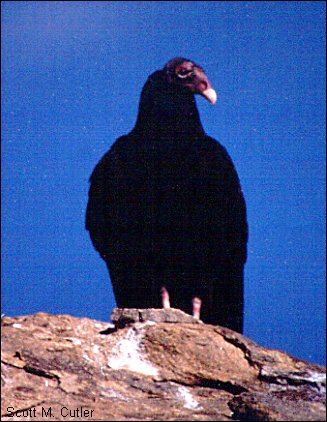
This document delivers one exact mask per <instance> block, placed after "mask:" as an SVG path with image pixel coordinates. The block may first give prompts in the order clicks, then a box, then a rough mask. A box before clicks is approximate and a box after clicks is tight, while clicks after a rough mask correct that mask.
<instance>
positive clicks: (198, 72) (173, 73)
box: [164, 57, 217, 104]
mask: <svg viewBox="0 0 327 422" xmlns="http://www.w3.org/2000/svg"><path fill="white" fill-rule="evenodd" d="M164 70H165V71H166V72H167V76H168V81H169V83H171V84H174V85H178V86H181V87H183V88H185V89H187V90H189V91H190V92H192V94H200V95H202V96H203V97H204V98H206V99H207V100H208V101H209V102H210V103H211V104H215V103H216V101H217V94H216V91H215V90H214V89H213V88H212V86H211V84H210V82H209V79H208V77H207V76H206V74H205V73H204V70H203V69H202V67H201V66H199V65H197V64H196V63H194V62H192V61H191V60H188V59H184V58H182V57H177V58H175V59H172V60H170V61H169V62H168V63H167V64H166V66H165V67H164Z"/></svg>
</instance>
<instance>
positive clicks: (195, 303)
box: [192, 297, 202, 319]
mask: <svg viewBox="0 0 327 422" xmlns="http://www.w3.org/2000/svg"><path fill="white" fill-rule="evenodd" d="M201 303H202V301H201V299H200V298H198V297H194V298H193V299H192V308H193V317H194V318H196V319H200V310H201Z"/></svg>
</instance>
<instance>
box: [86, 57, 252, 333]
mask: <svg viewBox="0 0 327 422" xmlns="http://www.w3.org/2000/svg"><path fill="white" fill-rule="evenodd" d="M197 94H199V95H200V96H202V97H203V98H204V99H206V100H208V101H209V103H211V104H212V105H214V104H215V103H216V100H217V94H216V91H215V90H214V89H213V87H212V85H211V83H210V81H209V79H208V77H207V75H206V73H205V71H204V69H203V68H202V67H201V66H200V65H199V64H197V63H196V62H194V61H192V60H189V59H186V58H183V57H176V58H173V59H172V60H169V61H168V63H166V64H165V65H164V66H163V67H162V68H161V69H159V70H156V71H155V72H153V73H152V74H151V75H150V76H149V77H148V79H147V80H146V82H145V84H144V86H143V89H142V92H141V98H140V102H139V110H138V115H137V118H136V123H135V126H134V127H133V129H132V130H131V131H130V132H129V133H128V134H126V135H123V136H121V137H119V138H118V139H116V141H114V142H113V144H112V146H111V148H110V149H109V151H108V152H106V153H105V154H104V156H103V157H102V158H101V159H100V161H99V162H98V164H97V165H96V166H95V168H94V170H93V172H92V174H91V176H90V186H89V193H88V203H87V209H86V229H87V230H88V231H89V234H90V238H91V241H92V243H93V245H94V247H95V249H96V250H97V251H98V253H99V254H100V256H101V257H102V259H103V260H104V261H105V263H106V265H107V267H108V270H109V275H110V279H111V283H112V286H113V292H114V295H115V299H116V303H117V306H118V307H119V308H161V307H163V308H170V307H174V308H178V309H181V310H183V311H184V312H187V313H189V314H192V315H193V316H194V318H197V319H201V320H202V321H203V322H204V323H207V324H212V325H220V326H223V327H227V328H230V329H232V330H234V331H237V332H239V333H242V332H243V318H244V298H243V296H244V266H245V263H246V258H247V241H248V224H247V216H246V204H245V199H244V194H243V192H242V188H241V185H240V179H239V177H238V174H237V171H236V168H235V165H234V163H233V161H232V159H231V157H230V156H229V154H228V152H227V150H226V148H225V147H224V146H223V145H222V144H220V143H219V142H218V141H216V140H215V139H214V138H212V137H210V136H209V135H207V134H206V132H205V130H204V128H203V126H202V123H201V120H200V115H199V111H198V108H197V103H196V99H195V95H197Z"/></svg>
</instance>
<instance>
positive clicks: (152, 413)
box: [1, 309, 326, 421]
mask: <svg viewBox="0 0 327 422" xmlns="http://www.w3.org/2000/svg"><path fill="white" fill-rule="evenodd" d="M112 320H113V322H114V324H115V327H116V328H114V329H113V327H112V326H111V325H110V324H107V323H104V322H99V321H92V320H89V319H86V318H74V317H71V316H68V315H49V314H45V313H38V314H36V315H31V316H23V317H17V318H9V317H5V318H3V319H2V339H3V346H2V378H1V380H2V420H4V421H6V420H11V421H13V420H26V421H30V420H35V421H42V420H44V421H45V420H49V419H51V420H53V421H56V420H120V421H124V420H125V421H128V420H144V421H146V420H170V421H172V420H176V421H177V420H178V421H181V420H212V421H216V420H221V421H223V420H231V419H234V420H258V421H259V420H265V421H266V420H268V421H280V420H290V421H293V420H298V421H300V420H310V421H313V420H316V421H319V420H325V386H326V384H325V369H324V368H323V367H321V366H318V365H314V364H310V363H308V362H304V361H302V360H299V359H296V358H294V357H292V356H290V355H288V354H286V353H283V352H280V351H277V350H270V349H265V348H263V347H261V346H259V345H257V344H255V343H254V342H252V341H251V340H249V339H247V338H246V337H244V336H242V335H241V334H238V333H235V332H233V331H231V330H228V329H226V328H223V327H218V326H211V325H206V324H202V323H199V321H197V320H194V318H193V317H190V316H189V315H186V314H183V312H181V311H179V310H174V309H170V310H169V309H165V310H161V309H160V310H159V309H139V310H135V309H128V310H126V309H125V310H114V312H113V315H112ZM119 327H123V328H121V329H117V328H119ZM106 333H110V334H106ZM15 412H16V417H13V416H14V415H13V413H15Z"/></svg>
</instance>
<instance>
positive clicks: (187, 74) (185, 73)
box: [177, 70, 195, 80]
mask: <svg viewBox="0 0 327 422" xmlns="http://www.w3.org/2000/svg"><path fill="white" fill-rule="evenodd" d="M194 76H195V73H194V71H193V70H180V71H179V73H177V77H178V78H180V79H190V80H191V79H193V78H194Z"/></svg>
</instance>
